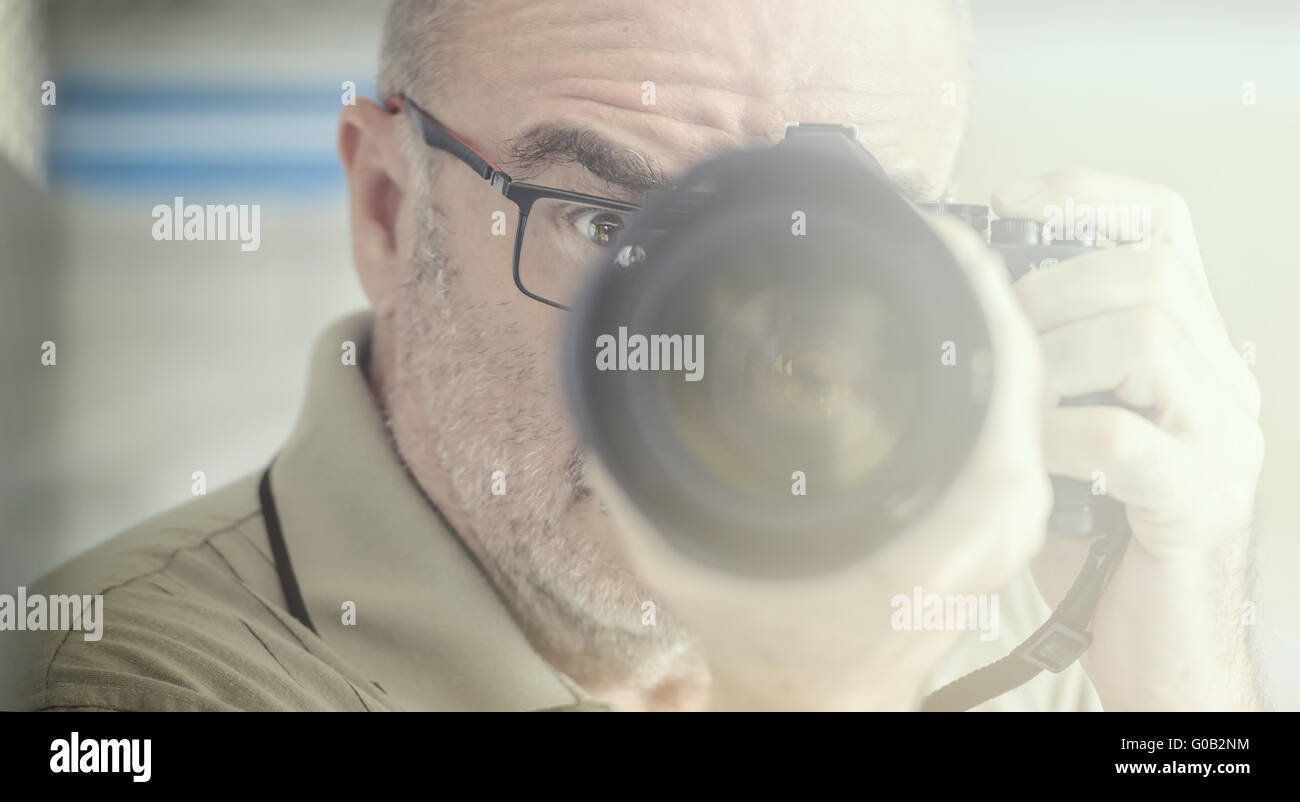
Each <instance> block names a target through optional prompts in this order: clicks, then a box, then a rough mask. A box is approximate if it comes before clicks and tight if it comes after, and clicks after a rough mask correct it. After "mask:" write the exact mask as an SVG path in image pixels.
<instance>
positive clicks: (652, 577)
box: [592, 217, 1051, 709]
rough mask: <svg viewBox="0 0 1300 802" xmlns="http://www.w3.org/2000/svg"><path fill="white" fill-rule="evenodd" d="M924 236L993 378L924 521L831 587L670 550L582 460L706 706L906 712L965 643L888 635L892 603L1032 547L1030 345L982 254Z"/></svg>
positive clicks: (966, 578)
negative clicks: (944, 266) (952, 259)
mask: <svg viewBox="0 0 1300 802" xmlns="http://www.w3.org/2000/svg"><path fill="white" fill-rule="evenodd" d="M933 224H934V225H935V227H936V229H937V230H938V231H939V233H940V236H942V237H944V238H945V240H946V242H947V243H948V244H949V247H950V248H951V249H952V250H953V252H954V253H955V255H956V256H957V259H958V261H959V262H960V263H961V264H962V265H963V267H965V268H966V270H967V271H968V274H969V276H970V279H971V282H972V284H973V286H974V287H975V289H976V292H977V295H978V297H979V298H980V300H981V302H982V304H983V305H984V307H985V313H986V316H987V318H988V320H989V325H990V330H991V331H990V333H991V335H992V343H993V353H994V371H993V375H994V377H995V380H994V387H993V390H992V398H991V402H990V409H989V417H988V420H987V421H986V426H985V429H984V431H983V432H982V434H981V438H980V440H979V441H978V443H977V444H976V446H975V449H974V451H973V453H972V455H971V457H970V459H969V462H968V463H967V466H966V468H965V469H964V471H963V473H962V474H961V475H960V476H958V477H957V478H956V480H955V481H954V483H953V485H952V486H951V487H950V488H949V490H948V492H947V493H946V494H945V495H944V497H943V498H942V499H940V500H939V501H938V503H936V504H935V505H934V506H933V508H932V509H931V511H930V512H929V513H928V514H927V516H926V517H925V518H924V519H923V520H921V521H918V522H917V523H916V524H915V525H914V526H912V527H910V528H909V529H908V530H907V531H904V532H900V533H899V534H898V535H897V536H895V537H894V538H892V539H891V540H890V541H889V542H888V543H886V544H884V545H883V546H882V547H881V548H880V549H878V550H877V551H876V552H874V553H872V554H871V555H869V556H868V557H866V558H864V559H863V560H861V561H859V562H858V563H857V564H855V565H850V566H846V567H845V568H843V569H842V570H840V571H838V572H836V573H834V574H832V575H829V576H819V577H815V578H812V579H801V580H784V581H776V580H758V579H749V578H745V577H739V576H735V575H731V574H726V573H722V572H719V571H715V570H712V569H710V568H708V567H706V566H703V565H701V564H698V563H695V562H693V561H690V560H689V559H687V558H685V557H684V556H682V555H681V554H680V553H678V552H676V551H675V550H673V549H672V548H671V547H670V546H668V545H667V544H666V543H665V542H664V541H663V540H662V538H660V537H659V536H658V535H656V534H655V533H654V532H653V531H652V529H651V527H650V526H649V525H648V524H647V522H646V521H644V520H643V519H641V518H640V517H639V516H638V515H637V513H636V512H635V510H634V509H633V508H632V507H631V505H630V504H628V503H627V501H626V499H625V498H624V497H623V496H622V494H621V492H620V491H619V489H618V488H617V487H615V486H613V484H612V483H611V482H610V480H609V478H608V475H607V474H606V472H605V471H604V470H603V469H602V468H601V467H600V466H599V464H598V463H597V461H596V460H595V459H593V460H592V463H593V464H592V467H593V476H592V479H593V482H594V484H595V486H596V489H597V491H598V493H599V494H600V496H601V498H602V500H603V501H604V502H605V504H606V506H607V507H608V509H609V511H610V514H611V515H612V517H613V519H614V522H615V524H616V527H615V529H616V531H617V534H618V537H619V539H620V542H621V544H622V545H623V547H624V549H623V550H624V552H625V554H626V555H627V559H628V562H629V563H630V565H631V566H632V568H633V569H634V570H635V571H636V572H637V574H638V575H639V576H640V577H641V579H642V580H643V581H644V582H645V583H646V584H647V585H648V586H649V587H650V588H651V589H652V590H653V591H654V593H655V594H656V596H655V598H656V600H657V601H661V602H662V603H663V605H664V606H665V607H666V609H668V610H670V611H671V612H672V613H673V614H674V615H676V616H677V617H678V618H679V619H681V620H682V621H683V622H684V623H685V624H686V626H687V627H688V628H689V629H690V631H691V633H692V635H693V636H694V638H695V640H696V642H697V644H698V646H699V647H700V650H701V652H702V653H703V656H704V657H705V659H706V660H707V661H708V663H709V671H710V674H711V676H712V680H713V689H712V702H713V706H714V707H715V708H720V709H727V708H740V709H882V708H896V709H898V708H901V709H907V708H914V707H916V706H917V704H918V703H919V701H920V697H921V694H922V692H923V690H924V689H923V688H922V683H923V682H924V681H925V679H926V677H927V676H928V674H929V673H930V671H931V670H932V668H933V666H934V664H935V663H936V662H938V660H939V659H941V658H942V656H943V655H944V653H945V652H946V651H947V650H948V649H949V648H950V647H951V646H952V645H953V643H954V641H955V640H956V639H957V638H958V637H960V636H961V633H957V632H924V633H918V632H910V631H904V632H898V631H894V630H893V629H892V627H891V626H890V621H891V613H892V612H893V609H892V606H891V599H892V598H893V597H894V596H895V595H896V594H900V593H902V594H907V593H910V592H911V590H912V588H913V587H915V586H917V585H920V586H922V587H923V588H925V589H926V592H927V593H930V592H934V593H939V594H943V593H963V594H967V593H994V592H996V591H998V590H1000V589H1001V588H1002V587H1003V586H1004V585H1005V583H1006V582H1007V581H1008V580H1009V579H1010V578H1011V577H1012V576H1013V575H1014V573H1015V572H1017V571H1020V570H1023V568H1024V566H1025V565H1026V564H1027V562H1028V561H1029V559H1030V558H1031V557H1032V555H1034V554H1035V553H1037V551H1038V550H1039V549H1040V548H1041V546H1042V542H1043V531H1044V524H1045V521H1046V518H1047V511H1048V503H1049V498H1050V495H1051V491H1050V486H1049V484H1048V481H1047V477H1046V469H1045V467H1044V464H1043V462H1042V445H1041V440H1040V437H1041V414H1042V409H1041V406H1042V404H1041V399H1042V393H1043V389H1042V377H1041V356H1040V354H1039V353H1038V344H1037V341H1036V338H1035V337H1034V333H1033V330H1032V329H1031V328H1030V326H1029V323H1028V321H1027V320H1026V318H1025V316H1024V314H1023V312H1021V311H1020V309H1019V308H1017V306H1016V305H1015V303H1014V301H1013V299H1012V296H1011V293H1010V291H1009V289H1008V285H1007V279H1006V273H1005V270H1004V268H1003V267H1002V265H1001V263H1000V262H999V260H997V259H996V257H995V255H994V254H993V253H992V252H991V251H989V250H988V248H987V247H986V245H985V244H984V243H983V242H982V241H981V240H980V239H979V238H978V237H976V236H975V235H974V233H973V232H971V231H970V229H969V228H968V227H966V226H964V225H962V224H961V223H959V222H957V221H955V220H953V219H949V218H945V217H935V218H934V220H933ZM937 349H938V346H937V344H936V359H937V358H938V350H937ZM811 503H815V501H811Z"/></svg>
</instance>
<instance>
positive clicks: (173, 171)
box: [47, 77, 373, 198]
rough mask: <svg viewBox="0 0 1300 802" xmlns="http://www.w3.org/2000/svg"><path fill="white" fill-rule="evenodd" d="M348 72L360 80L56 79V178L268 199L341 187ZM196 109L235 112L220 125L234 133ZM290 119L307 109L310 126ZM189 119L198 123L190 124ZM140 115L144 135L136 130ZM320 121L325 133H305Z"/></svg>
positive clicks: (84, 184) (51, 166) (130, 190)
mask: <svg viewBox="0 0 1300 802" xmlns="http://www.w3.org/2000/svg"><path fill="white" fill-rule="evenodd" d="M343 80H355V79H350V78H346V77H340V78H339V79H338V81H334V80H332V79H331V80H321V81H320V82H319V83H310V84H297V85H248V86H241V85H233V84H201V85H189V84H177V83H155V84H128V83H114V82H110V81H101V80H97V79H93V78H84V77H65V78H63V79H61V80H59V81H58V83H57V86H58V95H57V99H58V103H57V104H56V106H55V107H54V108H53V109H52V110H51V111H53V112H54V117H53V120H52V126H51V132H50V133H51V135H50V140H49V141H50V144H51V149H50V151H49V153H48V154H47V169H48V172H49V176H50V180H51V183H52V184H53V185H54V186H55V187H56V188H58V189H61V190H65V191H73V192H90V193H93V194H96V195H130V196H139V195H157V194H162V195H164V196H167V197H172V196H174V195H192V194H199V193H207V194H217V193H226V194H231V193H234V194H237V195H239V196H241V197H250V196H251V197H255V198H265V197H284V196H302V195H308V194H310V195H319V194H335V193H339V192H341V190H342V186H343V183H342V180H341V175H340V171H339V165H338V161H337V159H336V158H335V155H334V147H333V144H334V143H333V126H334V123H333V120H332V115H335V114H337V113H338V110H339V108H341V105H342V90H341V89H340V88H339V83H341V82H342V81H343ZM358 83H359V85H358V87H357V97H358V98H363V97H366V96H367V95H368V94H369V93H371V92H372V91H373V85H372V84H371V82H370V81H369V80H367V81H366V82H365V83H361V82H358ZM197 115H208V116H212V115H218V116H226V117H228V118H229V119H228V122H229V123H230V124H229V125H225V126H220V127H219V130H221V131H222V132H223V136H227V137H230V138H229V139H225V140H222V139H221V138H214V137H212V136H205V135H204V134H205V132H210V131H212V126H211V125H210V124H208V123H206V122H204V121H201V120H198V119H195V118H196V116H197ZM325 115H330V116H329V117H326V116H325ZM286 117H288V118H290V119H292V118H295V117H302V118H303V120H302V122H303V126H298V125H296V124H295V125H293V126H290V127H289V129H288V130H287V131H286V125H285V119H286ZM160 119H163V120H167V121H171V122H169V123H168V124H167V125H166V126H164V131H166V132H168V133H170V135H172V136H173V137H175V139H174V140H172V141H166V135H167V134H164V133H162V132H160V131H159V130H158V129H159V120H160ZM188 119H195V121H194V123H192V124H187V123H185V121H186V120H188ZM137 123H138V127H139V134H138V136H137V135H135V134H134V133H133V131H134V129H135V127H136V125H137ZM110 124H111V125H112V129H111V130H112V131H113V133H114V137H112V139H113V141H112V142H105V140H104V139H103V135H102V134H100V133H99V130H97V129H98V128H99V127H100V126H109V125H110ZM178 124H179V126H178ZM318 124H319V128H320V134H319V136H316V135H315V134H312V135H310V136H307V135H306V134H309V133H311V132H312V131H314V129H315V128H316V127H317V125H318ZM109 130H110V129H109V128H107V127H105V128H103V131H104V132H107V131H109ZM286 133H292V134H293V136H290V137H286V136H285V134H286ZM97 135H98V136H97ZM160 137H161V139H160ZM105 144H109V145H111V147H104V146H103V145H105Z"/></svg>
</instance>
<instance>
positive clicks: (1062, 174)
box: [993, 167, 1201, 272]
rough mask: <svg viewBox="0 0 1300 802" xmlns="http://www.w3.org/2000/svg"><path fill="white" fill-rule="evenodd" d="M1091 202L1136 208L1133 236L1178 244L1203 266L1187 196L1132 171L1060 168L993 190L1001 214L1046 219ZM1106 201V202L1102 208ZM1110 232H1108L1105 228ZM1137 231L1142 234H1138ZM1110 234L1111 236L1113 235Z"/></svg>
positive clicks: (1194, 264)
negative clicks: (1124, 173)
mask: <svg viewBox="0 0 1300 802" xmlns="http://www.w3.org/2000/svg"><path fill="white" fill-rule="evenodd" d="M1081 205H1084V206H1088V207H1091V208H1092V210H1093V212H1094V220H1096V218H1097V215H1096V212H1098V211H1108V210H1118V211H1127V212H1130V213H1134V214H1136V217H1135V218H1134V219H1133V220H1132V222H1133V223H1134V224H1135V225H1136V227H1137V228H1145V227H1146V226H1147V224H1148V220H1147V212H1148V211H1149V212H1150V216H1149V226H1150V230H1149V231H1146V230H1144V231H1139V232H1135V231H1133V227H1132V226H1131V227H1130V231H1129V232H1128V233H1129V235H1130V236H1129V240H1130V241H1134V240H1141V239H1144V238H1145V239H1149V241H1150V242H1151V243H1152V244H1153V245H1163V246H1166V247H1169V248H1172V249H1174V250H1175V251H1177V252H1178V253H1179V255H1180V256H1182V257H1183V259H1184V260H1185V261H1186V264H1187V265H1188V267H1189V268H1193V269H1195V270H1196V271H1197V272H1201V257H1200V249H1199V248H1198V247H1197V244H1196V232H1195V229H1194V228H1193V226H1192V215H1191V212H1190V211H1189V210H1188V208H1187V202H1186V201H1184V200H1183V198H1182V196H1181V195H1179V194H1178V193H1177V192H1175V191H1174V190H1172V189H1170V188H1168V187H1163V186H1160V185H1158V184H1150V183H1147V182H1145V181H1139V180H1137V179H1134V178H1129V177H1127V176H1119V175H1111V174H1109V173H1103V172H1099V171H1097V170H1090V169H1086V168H1079V167H1075V168H1069V169H1065V170H1055V171H1053V172H1050V173H1045V174H1043V175H1040V176H1035V177H1033V178H1028V179H1024V180H1021V181H1016V182H1014V183H1011V184H1007V185H1005V186H1003V187H1000V188H999V189H998V190H997V191H996V192H994V193H993V209H994V211H996V212H997V213H998V215H999V216H1000V217H1023V218H1028V219H1030V220H1038V221H1039V222H1047V221H1048V219H1049V217H1051V216H1053V215H1054V214H1060V213H1061V212H1063V210H1065V209H1066V207H1067V206H1069V207H1071V208H1075V209H1078V208H1079V207H1080V206H1081ZM1102 207H1106V208H1105V209H1103V208H1102ZM1102 233H1103V234H1106V233H1108V232H1102ZM1135 234H1137V236H1134V235H1135ZM1108 238H1110V237H1108Z"/></svg>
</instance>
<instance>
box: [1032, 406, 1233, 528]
mask: <svg viewBox="0 0 1300 802" xmlns="http://www.w3.org/2000/svg"><path fill="white" fill-rule="evenodd" d="M1043 456H1044V460H1045V461H1046V464H1047V470H1048V471H1049V472H1051V473H1054V474H1058V475H1061V476H1067V477H1071V478H1074V479H1080V480H1083V481H1086V482H1094V483H1095V482H1096V480H1097V478H1098V476H1101V477H1103V478H1104V480H1105V488H1106V494H1107V495H1110V496H1114V497H1115V498H1117V499H1119V500H1120V501H1121V502H1123V503H1125V504H1129V505H1133V506H1136V507H1139V508H1145V509H1154V510H1162V509H1163V510H1169V509H1175V508H1176V507H1175V506H1174V505H1178V504H1181V503H1183V502H1184V501H1185V500H1186V499H1188V498H1189V497H1191V498H1196V497H1198V496H1199V495H1201V494H1203V493H1204V492H1205V488H1206V487H1207V485H1208V477H1207V475H1206V470H1205V467H1204V465H1205V463H1204V461H1203V460H1201V459H1200V458H1199V457H1198V456H1197V455H1196V454H1195V453H1193V451H1192V449H1191V448H1190V447H1189V446H1187V445H1186V444H1185V443H1182V442H1180V441H1179V440H1178V439H1177V438H1176V437H1174V435H1172V434H1170V433H1169V432H1165V431H1161V430H1160V429H1159V428H1158V427H1157V426H1156V425H1155V424H1153V423H1152V422H1151V421H1149V420H1147V419H1146V418H1144V417H1142V416H1141V415H1139V414H1138V413H1136V412H1133V411H1131V410H1128V409H1124V408H1123V407H1060V408H1058V409H1053V410H1049V411H1048V412H1047V413H1046V416H1045V417H1044V426H1043Z"/></svg>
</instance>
